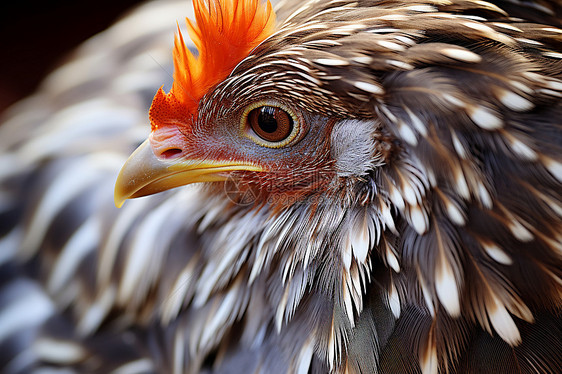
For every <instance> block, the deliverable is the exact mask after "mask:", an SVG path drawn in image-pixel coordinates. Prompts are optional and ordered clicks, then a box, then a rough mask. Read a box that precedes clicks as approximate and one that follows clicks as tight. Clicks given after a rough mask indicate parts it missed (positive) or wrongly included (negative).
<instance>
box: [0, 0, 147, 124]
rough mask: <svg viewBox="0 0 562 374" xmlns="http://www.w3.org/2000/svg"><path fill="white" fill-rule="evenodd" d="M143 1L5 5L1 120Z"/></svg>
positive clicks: (1, 11) (1, 9)
mask: <svg viewBox="0 0 562 374" xmlns="http://www.w3.org/2000/svg"><path fill="white" fill-rule="evenodd" d="M142 2H144V1H141V0H96V1H93V0H81V1H76V0H56V1H47V0H42V1H37V0H20V1H9V2H8V1H3V2H2V5H0V50H1V54H0V56H1V58H0V114H1V113H2V112H3V111H4V109H6V108H7V107H8V106H10V105H11V104H12V103H14V102H16V101H17V100H19V99H21V98H23V97H25V96H27V95H29V94H30V93H32V92H33V91H34V90H35V89H36V88H37V86H38V84H39V83H40V82H41V80H42V78H43V77H44V76H45V75H46V74H48V73H49V72H50V71H51V70H53V69H54V68H55V67H56V66H58V65H59V64H61V63H62V62H63V61H64V59H65V57H66V56H68V55H69V53H70V52H71V51H72V50H73V49H74V48H75V47H76V46H77V45H79V44H80V43H81V42H83V41H84V40H86V39H88V38H89V37H90V36H92V35H95V34H97V33H98V32H100V31H102V30H104V29H105V28H107V27H108V26H109V25H111V24H112V23H114V22H115V21H116V20H117V19H119V18H120V17H121V16H122V15H124V14H125V13H126V12H127V10H128V9H131V8H132V7H134V6H135V5H136V4H140V3H142Z"/></svg>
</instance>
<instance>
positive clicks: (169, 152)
mask: <svg viewBox="0 0 562 374" xmlns="http://www.w3.org/2000/svg"><path fill="white" fill-rule="evenodd" d="M180 154H181V149H179V148H170V149H166V150H165V151H164V152H162V153H161V154H160V157H162V158H165V159H171V158H176V157H179V155H180Z"/></svg>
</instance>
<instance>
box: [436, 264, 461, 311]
mask: <svg viewBox="0 0 562 374" xmlns="http://www.w3.org/2000/svg"><path fill="white" fill-rule="evenodd" d="M439 263H440V264H439V265H437V269H436V272H435V291H436V292H437V297H438V298H439V301H440V302H441V305H443V307H444V308H445V310H446V311H447V313H449V315H450V316H452V317H458V316H459V315H460V313H461V306H460V296H459V290H458V287H459V285H458V284H457V279H456V277H455V274H454V272H453V268H452V267H451V265H450V264H449V262H448V261H447V260H446V259H445V258H444V255H443V254H442V255H441V258H440V260H439Z"/></svg>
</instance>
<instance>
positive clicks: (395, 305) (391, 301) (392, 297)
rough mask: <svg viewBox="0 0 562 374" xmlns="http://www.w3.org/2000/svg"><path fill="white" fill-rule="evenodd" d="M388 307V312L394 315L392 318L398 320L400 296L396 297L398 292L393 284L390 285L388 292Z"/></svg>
mask: <svg viewBox="0 0 562 374" xmlns="http://www.w3.org/2000/svg"><path fill="white" fill-rule="evenodd" d="M388 305H389V306H390V310H391V311H392V314H393V315H394V318H396V319H398V318H400V311H401V307H400V296H399V295H398V291H397V290H396V287H395V286H394V283H391V284H390V291H389V292H388Z"/></svg>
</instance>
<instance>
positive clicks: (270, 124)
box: [258, 106, 277, 133]
mask: <svg viewBox="0 0 562 374" xmlns="http://www.w3.org/2000/svg"><path fill="white" fill-rule="evenodd" d="M276 109H277V108H275V107H271V106H264V107H262V108H261V109H260V114H259V116H258V125H259V127H260V128H261V129H262V130H263V131H264V132H267V133H273V132H275V131H277V119H276V118H275V110H276Z"/></svg>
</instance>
